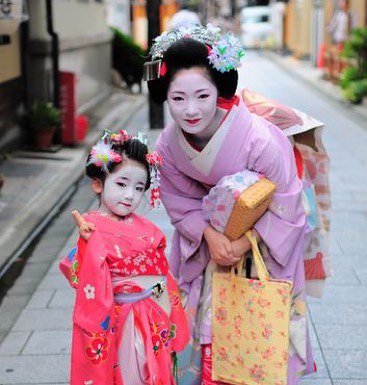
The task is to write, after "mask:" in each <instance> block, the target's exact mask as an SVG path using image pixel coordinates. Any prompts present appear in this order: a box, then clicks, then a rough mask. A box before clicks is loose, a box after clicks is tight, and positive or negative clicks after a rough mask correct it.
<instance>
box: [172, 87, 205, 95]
mask: <svg viewBox="0 0 367 385" xmlns="http://www.w3.org/2000/svg"><path fill="white" fill-rule="evenodd" d="M200 92H209V89H208V88H202V89H200V90H197V91H195V93H196V94H198V93H200ZM172 93H173V94H185V93H186V92H183V91H172Z"/></svg>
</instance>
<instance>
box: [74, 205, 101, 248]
mask: <svg viewBox="0 0 367 385" xmlns="http://www.w3.org/2000/svg"><path fill="white" fill-rule="evenodd" d="M71 214H72V215H73V217H74V220H75V223H76V225H77V226H78V231H79V235H80V236H81V237H82V238H83V239H85V240H86V241H87V240H88V239H89V237H90V235H91V232H92V231H93V230H94V229H95V226H94V223H90V222H87V221H86V220H85V219H84V218H83V217H82V216H81V215H80V213H79V211H77V210H74V211H72V212H71Z"/></svg>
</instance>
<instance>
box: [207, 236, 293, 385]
mask: <svg viewBox="0 0 367 385" xmlns="http://www.w3.org/2000/svg"><path fill="white" fill-rule="evenodd" d="M246 236H247V237H248V239H249V240H250V242H251V245H252V252H253V256H254V263H255V266H256V268H257V272H258V276H259V279H249V278H245V277H243V276H242V275H241V272H242V265H243V260H242V261H241V262H239V264H238V266H237V272H235V268H234V267H232V269H231V271H230V272H214V273H213V296H212V305H213V312H212V314H213V315H212V336H213V340H212V355H213V357H212V362H213V371H212V379H213V380H215V381H223V382H227V383H230V384H235V385H239V384H241V385H258V384H264V385H285V384H286V383H287V363H288V355H289V324H290V307H291V290H292V283H291V282H289V281H280V280H275V279H272V278H270V277H269V273H268V271H267V269H266V266H265V263H264V261H263V259H262V257H261V254H260V251H259V247H258V245H257V241H256V239H255V237H254V236H253V234H252V232H251V231H248V232H247V233H246Z"/></svg>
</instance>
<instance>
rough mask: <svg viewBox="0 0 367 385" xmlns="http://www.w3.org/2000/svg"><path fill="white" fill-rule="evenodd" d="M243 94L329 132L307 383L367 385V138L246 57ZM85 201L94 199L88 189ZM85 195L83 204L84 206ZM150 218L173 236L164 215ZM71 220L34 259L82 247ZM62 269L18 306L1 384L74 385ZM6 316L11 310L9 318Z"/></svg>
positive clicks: (353, 122) (314, 95) (329, 105)
mask: <svg viewBox="0 0 367 385" xmlns="http://www.w3.org/2000/svg"><path fill="white" fill-rule="evenodd" d="M240 86H241V87H244V86H246V87H249V88H250V89H252V90H255V91H258V92H261V93H263V94H265V95H267V96H269V97H272V98H275V99H277V100H279V101H281V102H284V103H286V104H289V105H291V106H293V107H296V108H298V109H301V110H303V111H306V112H308V113H309V114H311V115H313V116H315V117H316V118H318V119H319V120H322V121H324V122H325V124H326V127H327V129H326V130H325V133H324V141H325V144H326V147H327V150H328V152H329V154H330V157H331V158H332V169H331V187H332V194H333V207H334V213H333V218H332V236H331V252H332V259H333V266H334V271H335V274H334V277H333V278H332V279H330V281H329V282H328V284H327V287H326V293H325V297H324V299H322V300H311V301H310V304H309V308H310V315H311V325H312V329H311V334H312V343H313V346H314V348H315V352H316V354H315V356H316V360H317V366H318V372H317V374H315V375H313V376H311V377H309V378H308V379H304V380H302V385H367V371H366V370H365V367H364V366H365V362H366V360H367V338H366V337H367V259H366V258H365V256H366V251H365V250H366V248H367V237H366V236H365V235H364V232H365V229H366V228H367V226H366V225H367V210H366V208H365V204H366V203H367V185H366V183H363V181H367V168H366V163H367V151H366V148H367V131H365V130H364V129H363V128H362V127H363V126H362V124H363V122H361V121H358V119H356V118H355V117H354V115H352V114H351V113H350V111H348V110H347V109H346V108H344V106H343V105H341V104H338V103H336V102H332V101H330V100H328V99H327V98H326V97H324V96H323V95H321V94H320V93H318V92H316V91H314V89H312V88H310V87H309V86H307V85H305V84H304V83H302V82H300V81H299V80H297V79H296V78H294V77H292V76H291V75H290V74H288V73H286V72H284V71H283V70H282V69H281V68H279V67H277V66H276V65H275V64H273V63H272V62H269V61H268V60H267V59H265V58H263V57H262V56H259V55H258V54H256V53H248V54H247V56H246V61H245V64H244V66H243V68H242V69H241V74H240ZM144 113H145V111H144V110H142V111H140V112H139V114H138V115H137V116H136V118H135V119H134V120H133V121H131V122H130V124H129V126H130V127H132V128H133V127H134V128H136V127H138V126H140V125H141V124H146V123H145V121H144ZM155 136H156V133H154V135H153V140H152V141H154V137H155ZM83 193H84V194H88V193H87V192H86V190H85V189H84V192H83ZM80 194H81V193H80ZM80 194H79V195H78V200H80V199H81V200H83V199H82V196H81V195H80ZM88 199H90V196H88ZM142 211H143V212H146V211H147V207H146V206H145V207H143V210H142ZM149 215H150V217H151V218H152V219H153V220H154V221H155V222H156V223H157V224H158V225H159V226H161V227H162V229H163V230H164V231H166V232H167V233H168V235H170V234H172V229H171V227H170V225H169V222H168V220H167V216H166V215H165V214H164V212H162V211H160V212H159V211H158V212H155V213H150V214H149ZM66 217H67V215H66V214H65V217H63V218H64V219H63V221H64V222H62V221H61V222H60V223H59V225H58V226H56V227H55V228H54V232H53V235H52V236H53V237H54V241H51V238H47V237H46V238H45V239H44V240H43V242H44V243H43V245H44V246H43V247H39V248H38V249H36V250H35V251H34V255H33V256H32V258H33V259H34V261H37V260H39V261H42V258H44V257H45V256H48V255H50V253H51V254H52V255H53V256H56V255H63V254H65V252H66V250H68V249H69V248H70V247H71V245H72V244H73V243H74V241H75V234H74V236H72V237H71V238H69V239H67V237H68V234H66V233H67V232H65V231H64V227H65V221H66V222H67V221H68V220H67V219H65V218H66ZM67 223H68V222H67ZM58 232H59V233H58ZM56 241H57V242H56ZM65 241H67V242H66V244H65V246H64V247H63V250H60V249H61V248H62V246H61V245H62V244H63V243H64V242H65ZM41 242H42V241H41ZM53 245H54V246H53ZM30 263H32V259H31V260H30ZM57 264H58V261H56V260H55V261H54V262H53V264H52V266H51V269H50V270H49V272H48V273H47V274H46V275H45V276H44V278H43V279H42V280H41V282H40V284H39V286H38V287H37V290H36V291H35V292H34V294H33V296H32V297H31V299H30V300H29V298H26V297H22V298H19V299H18V301H19V302H18V308H21V307H23V306H25V309H24V310H23V311H22V312H21V313H20V316H19V317H18V318H17V319H16V320H11V322H12V323H13V327H12V329H11V332H10V333H9V334H8V335H7V337H6V338H5V339H4V341H3V342H2V344H1V346H0V384H13V385H15V384H18V385H19V384H41V383H42V384H66V383H67V380H68V372H69V351H70V340H71V334H70V327H71V311H72V305H73V293H72V291H71V289H69V288H68V286H67V284H66V282H65V280H64V279H63V278H62V277H61V275H60V274H59V273H58V270H57ZM36 271H37V270H36ZM25 274H26V276H25V277H24V278H23V277H22V278H21V279H20V280H19V282H18V283H17V284H16V285H15V286H14V288H13V289H12V290H13V293H17V292H19V290H21V287H22V286H23V290H25V289H24V285H25V284H26V282H27V281H26V279H27V278H26V277H27V274H28V276H29V275H31V274H30V270H28V273H27V271H25ZM35 274H36V273H35ZM7 306H8V308H7V309H8V310H7V311H9V308H10V307H13V306H14V305H13V304H12V303H9V302H8V303H7ZM4 311H6V308H4V304H3V305H2V306H1V307H0V313H1V316H3V314H6V313H4ZM0 320H1V317H0Z"/></svg>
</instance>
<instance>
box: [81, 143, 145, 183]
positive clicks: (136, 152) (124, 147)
mask: <svg viewBox="0 0 367 385" xmlns="http://www.w3.org/2000/svg"><path fill="white" fill-rule="evenodd" d="M110 149H111V150H112V151H113V153H114V154H115V155H117V156H120V160H119V159H117V161H114V160H111V161H109V162H108V163H106V164H105V166H104V167H103V166H102V165H101V166H97V165H96V164H95V163H92V162H91V157H92V153H90V154H89V155H88V158H87V164H86V168H85V171H86V174H87V176H88V177H89V178H91V179H94V178H97V179H99V180H101V181H102V182H103V183H104V181H105V179H106V175H107V174H108V173H112V172H113V171H114V169H115V168H116V166H118V165H119V164H122V163H121V157H122V158H124V157H127V158H128V159H131V160H135V161H136V162H138V163H140V164H141V165H143V166H144V168H145V170H146V171H147V183H146V185H145V190H148V189H149V187H150V168H151V167H150V164H149V162H148V160H147V158H146V156H147V154H148V147H147V146H146V145H145V144H144V143H142V142H141V141H140V140H138V139H135V138H131V139H127V140H125V141H124V142H117V141H116V142H113V143H112V144H111V145H110ZM122 162H123V160H122Z"/></svg>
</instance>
